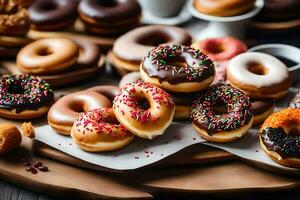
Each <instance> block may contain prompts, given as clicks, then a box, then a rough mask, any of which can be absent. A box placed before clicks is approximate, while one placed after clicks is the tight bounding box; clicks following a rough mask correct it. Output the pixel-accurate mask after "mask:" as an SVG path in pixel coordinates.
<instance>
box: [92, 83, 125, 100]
mask: <svg viewBox="0 0 300 200" xmlns="http://www.w3.org/2000/svg"><path fill="white" fill-rule="evenodd" d="M119 90H120V88H119V87H118V86H114V85H99V86H94V87H91V88H88V89H87V91H92V92H97V93H100V94H102V95H103V96H105V97H106V98H108V99H109V100H110V101H111V102H113V100H114V98H115V97H116V96H117V94H118V93H119Z"/></svg>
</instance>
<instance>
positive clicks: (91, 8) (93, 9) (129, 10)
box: [78, 0, 141, 21]
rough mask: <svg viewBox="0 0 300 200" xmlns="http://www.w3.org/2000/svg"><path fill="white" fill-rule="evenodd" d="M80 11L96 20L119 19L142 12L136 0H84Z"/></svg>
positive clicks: (79, 8) (79, 7)
mask: <svg viewBox="0 0 300 200" xmlns="http://www.w3.org/2000/svg"><path fill="white" fill-rule="evenodd" d="M78 11H79V12H80V13H82V14H84V15H86V16H88V17H90V18H93V19H94V20H96V21H98V20H99V21H118V20H119V19H120V20H124V19H126V18H131V17H136V16H137V15H140V14H141V7H140V5H139V4H138V3H137V1H136V0H84V1H81V2H80V3H79V6H78Z"/></svg>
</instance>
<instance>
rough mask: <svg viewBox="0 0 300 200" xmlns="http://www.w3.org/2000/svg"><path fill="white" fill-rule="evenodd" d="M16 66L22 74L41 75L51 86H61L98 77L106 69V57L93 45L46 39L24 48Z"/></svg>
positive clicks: (75, 40) (19, 54)
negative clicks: (98, 73) (93, 76)
mask: <svg viewBox="0 0 300 200" xmlns="http://www.w3.org/2000/svg"><path fill="white" fill-rule="evenodd" d="M16 63H17V66H18V68H19V70H20V71H21V72H22V73H27V74H33V75H39V76H41V77H42V78H43V79H45V80H48V81H49V83H50V84H51V85H52V86H61V85H65V84H67V83H70V82H75V81H79V80H82V79H84V78H90V77H91V76H92V75H97V72H98V71H99V70H100V69H101V68H102V66H103V65H104V57H103V56H101V52H100V49H99V47H98V46H97V45H96V44H94V43H92V42H91V41H88V40H84V39H73V40H70V39H67V38H47V39H40V40H37V41H34V42H32V43H30V44H28V45H26V46H25V47H23V48H22V49H21V50H20V52H19V53H18V55H17V59H16ZM76 72H78V73H80V74H79V75H76ZM59 77H61V78H59ZM56 80H60V81H59V82H57V81H56Z"/></svg>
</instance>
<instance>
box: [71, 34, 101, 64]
mask: <svg viewBox="0 0 300 200" xmlns="http://www.w3.org/2000/svg"><path fill="white" fill-rule="evenodd" d="M72 40H73V41H74V42H75V43H76V44H77V46H78V47H79V56H78V59H77V62H76V65H75V66H74V68H76V69H83V68H89V67H96V66H97V65H98V62H99V58H100V55H101V51H100V48H99V46H98V45H97V44H95V43H93V42H92V41H90V40H87V39H82V38H80V39H79V38H72Z"/></svg>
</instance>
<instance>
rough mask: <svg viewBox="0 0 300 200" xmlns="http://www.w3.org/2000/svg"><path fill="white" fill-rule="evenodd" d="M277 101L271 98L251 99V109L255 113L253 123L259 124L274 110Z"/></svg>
mask: <svg viewBox="0 0 300 200" xmlns="http://www.w3.org/2000/svg"><path fill="white" fill-rule="evenodd" d="M274 108H275V102H274V100H272V99H269V100H251V111H252V114H253V125H258V124H261V123H263V122H264V120H265V119H266V118H267V117H268V116H269V115H270V114H272V113H273V112H274Z"/></svg>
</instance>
